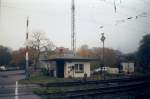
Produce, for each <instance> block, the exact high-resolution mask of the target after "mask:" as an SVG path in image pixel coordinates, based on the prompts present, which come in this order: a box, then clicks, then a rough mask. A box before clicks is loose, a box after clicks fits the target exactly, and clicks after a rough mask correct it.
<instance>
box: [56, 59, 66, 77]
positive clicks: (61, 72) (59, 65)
mask: <svg viewBox="0 0 150 99" xmlns="http://www.w3.org/2000/svg"><path fill="white" fill-rule="evenodd" d="M64 64H65V63H64V61H57V71H56V75H57V77H60V78H63V77H64Z"/></svg>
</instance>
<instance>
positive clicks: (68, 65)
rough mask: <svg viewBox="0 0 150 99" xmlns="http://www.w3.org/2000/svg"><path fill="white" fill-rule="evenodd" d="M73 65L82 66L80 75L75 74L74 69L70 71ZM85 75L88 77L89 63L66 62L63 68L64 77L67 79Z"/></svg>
mask: <svg viewBox="0 0 150 99" xmlns="http://www.w3.org/2000/svg"><path fill="white" fill-rule="evenodd" d="M75 64H84V71H83V72H82V73H79V72H78V73H77V72H75V69H72V66H75ZM85 73H86V74H87V77H90V63H89V62H70V63H69V62H66V63H65V67H64V76H65V78H68V77H79V78H80V77H84V74H85Z"/></svg>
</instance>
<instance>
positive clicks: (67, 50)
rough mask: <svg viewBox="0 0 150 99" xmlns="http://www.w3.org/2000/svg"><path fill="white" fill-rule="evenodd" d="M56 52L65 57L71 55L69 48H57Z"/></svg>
mask: <svg viewBox="0 0 150 99" xmlns="http://www.w3.org/2000/svg"><path fill="white" fill-rule="evenodd" d="M54 51H55V52H56V53H57V54H59V55H65V54H68V53H69V48H64V47H56V49H55V50H54Z"/></svg>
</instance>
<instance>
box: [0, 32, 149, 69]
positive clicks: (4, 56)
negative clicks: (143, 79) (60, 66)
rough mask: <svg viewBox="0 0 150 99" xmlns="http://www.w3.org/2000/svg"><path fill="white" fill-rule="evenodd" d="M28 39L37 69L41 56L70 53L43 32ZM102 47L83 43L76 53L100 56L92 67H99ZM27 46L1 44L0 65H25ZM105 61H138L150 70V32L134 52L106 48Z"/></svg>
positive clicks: (109, 63)
mask: <svg viewBox="0 0 150 99" xmlns="http://www.w3.org/2000/svg"><path fill="white" fill-rule="evenodd" d="M30 38H31V39H30V41H28V42H27V43H28V46H29V48H28V52H29V65H30V66H32V67H33V68H34V69H35V70H36V69H37V68H38V65H39V60H40V58H41V57H43V58H49V57H51V56H53V55H64V54H68V53H70V50H65V51H63V50H62V49H59V50H58V51H56V50H55V45H54V44H53V43H52V41H50V40H49V39H48V38H46V36H45V35H44V34H43V33H41V32H35V33H33V35H32V36H31V37H30ZM102 52H103V51H102V48H100V47H93V48H89V47H88V45H82V46H81V47H80V48H78V49H77V52H76V54H77V55H78V56H82V57H93V58H98V59H99V61H97V62H93V63H92V67H91V68H92V69H94V68H98V66H99V65H100V64H101V63H102ZM25 53H26V48H25V47H24V48H20V49H18V50H15V51H12V50H11V49H10V48H8V47H5V46H2V45H1V46H0V66H1V65H6V66H21V67H25ZM104 53H105V54H104V57H105V59H104V63H105V65H106V66H109V67H119V65H120V62H121V61H133V62H136V66H138V68H139V69H140V70H142V71H146V72H149V70H150V34H148V35H145V36H143V38H142V40H141V41H140V44H139V48H138V50H137V51H136V52H134V53H129V54H123V53H122V52H120V51H119V50H114V49H112V48H105V50H104Z"/></svg>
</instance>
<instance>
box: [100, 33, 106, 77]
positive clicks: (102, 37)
mask: <svg viewBox="0 0 150 99" xmlns="http://www.w3.org/2000/svg"><path fill="white" fill-rule="evenodd" d="M101 35H102V36H101V41H102V42H103V54H102V66H101V73H102V74H103V67H104V66H105V64H104V41H105V39H106V37H105V36H104V33H101ZM104 79H105V75H104Z"/></svg>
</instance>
